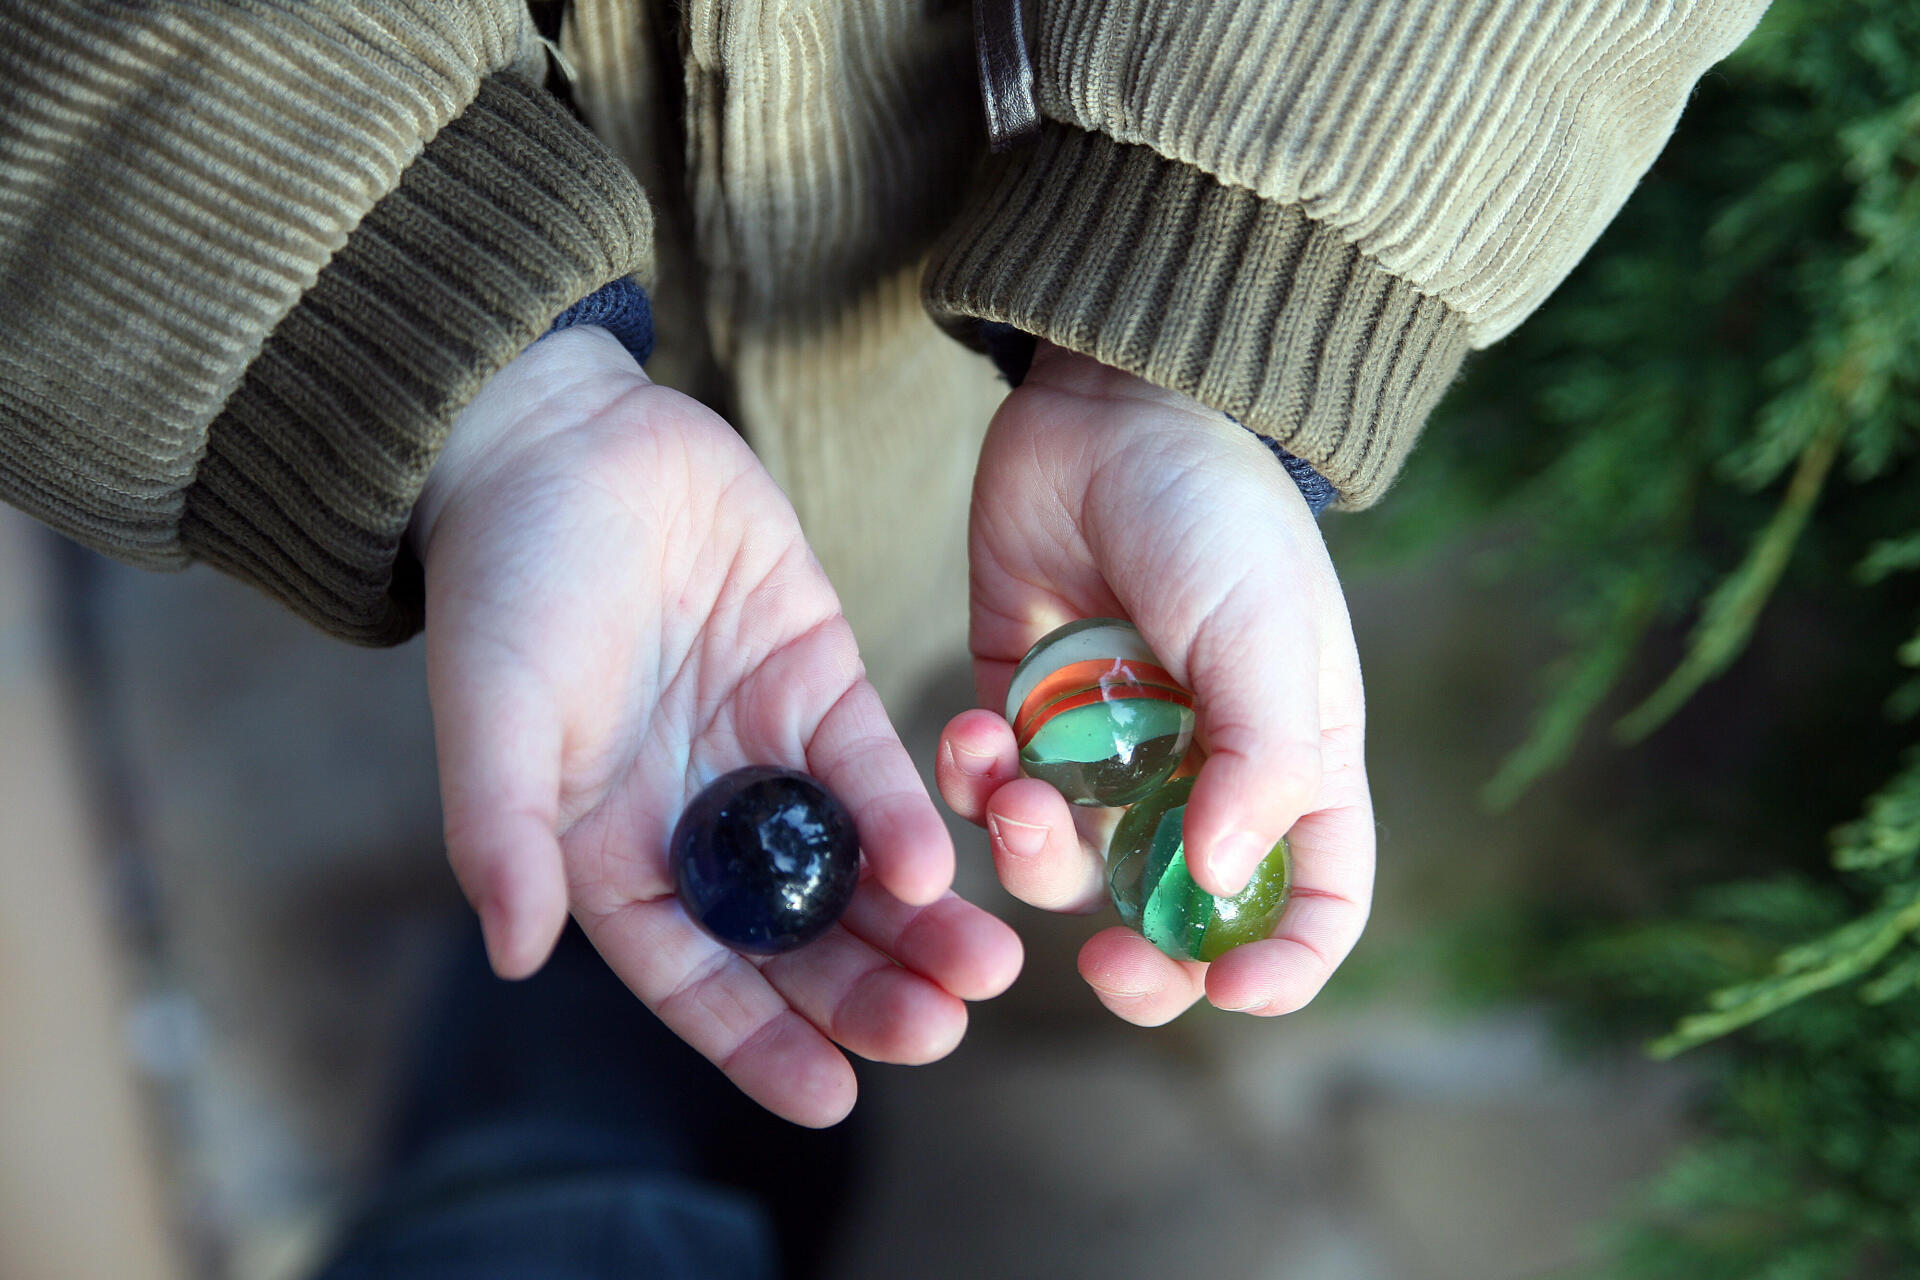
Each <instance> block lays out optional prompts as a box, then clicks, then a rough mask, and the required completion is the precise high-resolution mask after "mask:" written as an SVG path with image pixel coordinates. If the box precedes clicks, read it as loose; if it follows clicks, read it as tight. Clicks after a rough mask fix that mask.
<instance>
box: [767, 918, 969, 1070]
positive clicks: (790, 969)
mask: <svg viewBox="0 0 1920 1280" xmlns="http://www.w3.org/2000/svg"><path fill="white" fill-rule="evenodd" d="M760 972H761V974H762V975H764V976H765V978H766V979H767V981H768V982H770V983H772V984H773V988H774V990H776V991H778V992H779V993H780V994H781V995H782V996H783V997H785V998H786V1001H787V1003H788V1005H790V1006H791V1007H792V1008H793V1009H794V1011H795V1012H796V1013H798V1014H800V1016H801V1017H803V1018H805V1019H806V1020H807V1021H808V1022H811V1023H812V1024H813V1025H814V1026H816V1027H818V1028H819V1029H820V1030H821V1031H823V1032H825V1033H826V1034H827V1036H828V1037H829V1038H831V1039H832V1040H833V1041H835V1042H836V1043H837V1044H839V1045H840V1046H842V1047H843V1048H845V1049H846V1050H847V1051H848V1052H850V1053H857V1054H859V1055H860V1056H861V1057H863V1058H867V1059H869V1060H871V1061H874V1062H892V1063H898V1064H900V1065H903V1066H915V1065H919V1064H921V1063H927V1062H935V1061H938V1060H939V1059H941V1058H944V1057H946V1056H947V1055H948V1054H949V1053H952V1052H953V1050H954V1048H955V1046H957V1045H958V1044H959V1043H960V1038H961V1037H962V1036H963V1035H965V1034H966V1030H967V1006H966V1005H965V1004H963V1003H961V1002H960V1000H959V999H958V998H956V997H954V996H952V995H949V994H948V993H947V992H946V991H943V990H942V989H941V988H940V987H939V986H938V985H937V984H935V983H932V982H929V981H927V980H926V979H925V978H923V977H921V976H920V975H919V974H917V973H911V972H909V971H908V970H906V969H902V968H900V967H898V966H897V965H895V964H894V963H893V962H892V961H890V960H888V959H887V957H886V956H884V955H882V954H881V953H880V952H878V951H876V950H874V948H872V947H870V946H868V945H867V944H866V943H865V942H863V941H861V940H860V939H859V938H856V937H854V936H853V935H852V934H851V933H848V932H847V931H846V930H844V929H834V930H832V931H831V932H829V933H827V934H826V935H825V936H823V937H820V938H816V939H815V940H814V941H812V942H810V943H808V944H807V945H806V946H804V947H801V948H799V949H798V950H795V951H789V952H787V953H786V954H784V955H778V956H774V957H772V958H771V959H767V960H763V961H761V962H760Z"/></svg>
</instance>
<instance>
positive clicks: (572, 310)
mask: <svg viewBox="0 0 1920 1280" xmlns="http://www.w3.org/2000/svg"><path fill="white" fill-rule="evenodd" d="M583 324H591V325H598V326H599V327H601V328H602V329H605V330H606V331H607V332H608V333H610V334H612V335H613V336H614V338H615V339H616V340H617V341H618V342H619V343H620V345H621V346H623V347H625V348H626V349H627V354H628V355H630V356H632V357H633V358H634V360H635V362H637V363H639V364H645V363H646V362H647V358H648V357H649V356H651V355H652V354H653V304H652V303H651V302H650V301H649V300H648V298H647V291H646V290H645V289H642V288H641V287H640V285H639V284H638V282H636V281H634V280H633V279H631V278H630V277H627V276H621V277H620V278H619V279H618V280H610V281H608V282H607V283H606V284H603V285H601V286H600V287H599V288H598V289H596V290H594V291H593V292H592V293H590V294H588V295H587V296H586V297H584V298H582V299H580V301H578V302H576V303H574V304H573V305H572V306H570V307H568V308H567V309H566V310H565V311H562V312H561V313H560V314H559V315H558V316H556V317H554V321H553V324H552V325H551V326H550V327H549V328H548V330H547V332H549V333H558V332H560V330H562V329H572V328H574V327H575V326H578V325H583Z"/></svg>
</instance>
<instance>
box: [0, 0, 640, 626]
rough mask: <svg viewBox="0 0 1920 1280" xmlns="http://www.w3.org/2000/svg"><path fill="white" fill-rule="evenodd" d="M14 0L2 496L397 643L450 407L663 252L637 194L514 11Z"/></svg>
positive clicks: (383, 3)
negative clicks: (409, 529)
mask: <svg viewBox="0 0 1920 1280" xmlns="http://www.w3.org/2000/svg"><path fill="white" fill-rule="evenodd" d="M0 9H4V13H5V22H4V23H3V24H0V120H4V124H0V130H4V132H3V133H0V165H3V166H4V173H5V186H4V191H5V196H4V200H3V201H0V281H3V286H4V293H0V296H4V297H5V299H6V308H7V309H6V312H5V315H4V317H0V498H4V499H5V500H6V501H8V502H11V503H12V504H14V505H16V506H19V507H21V508H23V509H25V510H26V511H28V512H29V513H31V514H33V515H35V516H37V517H39V518H40V519H42V520H44V521H45V522H46V523H48V524H50V525H52V526H53V527H54V528H56V529H59V530H61V531H62V532H64V533H67V534H70V535H72V536H73V537H75V538H76V539H78V540H79V541H81V542H84V543H86V544H87V545H89V546H91V547H93V548H95V549H97V550H99V551H102V552H104V553H106V554H108V555H111V556H114V557H115V558H117V559H121V560H124V561H128V562H130V563H133V564H137V565H141V566H145V567H150V568H177V567H180V566H183V565H185V564H187V563H189V562H191V561H194V560H204V561H207V562H210V563H212V564H214V565H217V566H218V567H220V568H223V569H225V570H227V571H229V572H232V573H234V574H236V575H237V576H239V577H241V578H244V579H246V580H248V581H250V582H252V583H254V584H256V585H257V586H259V587H261V588H262V589H263V590H265V591H267V592H268V593H269V594H271V595H273V596H275V597H277V598H278V599H280V600H282V601H284V602H285V603H286V604H288V605H289V606H290V607H292V608H293V609H295V610H296V611H297V612H299V613H301V614H302V615H304V616H306V617H307V618H309V619H311V620H313V621H314V622H315V623H317V624H318V625H320V626H321V627H323V628H325V629H326V630H328V631H330V632H333V633H334V634H336V635H339V636H342V637H344V638H347V639H351V640H355V641H359V642H361V643H367V644H381V643H393V642H397V641H399V640H402V639H404V638H406V637H407V636H408V635H410V634H412V633H413V632H414V631H415V630H417V629H418V627H419V625H420V622H421V584H420V575H419V569H418V566H417V565H414V564H413V563H411V561H410V560H409V559H408V557H407V555H406V553H405V552H404V549H403V545H402V544H403V535H404V533H405V530H406V526H407V522H408V519H409V516H410V514H411V511H412V507H413V504H414V502H415V501H416V499H417V498H418V496H419V492H420V489H421V487H422V485H423V484H424V482H425V478H426V474H427V471H428V469H429V467H430V466H431V464H432V462H433V459H434V458H435V456H436V455H437V453H438V451H439V449H440V446H441V444H442V443H443V442H444V439H445V435H446V432H447V429H448V427H449V426H450V425H451V422H452V419H453V417H454V416H455V415H456V414H457V413H458V412H459V410H460V409H461V408H462V407H463V406H464V405H465V404H466V402H467V401H468V400H469V399H470V398H471V397H472V395H473V394H474V393H475V392H476V391H477V390H478V389H479V387H480V386H481V385H482V384H483V383H484V382H485V380H486V379H487V377H488V376H490V375H491V374H492V373H494V372H495V371H497V370H498V369H499V368H500V367H502V366H503V365H505V364H506V363H507V362H508V361H509V360H511V359H512V358H513V357H514V356H515V355H516V354H517V353H518V352H519V351H520V350H522V349H523V348H524V347H525V346H526V345H527V344H528V343H529V342H531V341H533V340H534V339H535V338H537V337H538V336H539V335H540V334H541V333H542V332H544V331H545V330H546V329H547V327H548V326H549V325H551V324H552V323H553V321H554V317H555V316H556V315H558V314H559V313H560V312H561V311H563V310H564V309H565V308H566V307H568V306H569V305H570V304H572V303H574V302H576V301H578V300H579V299H581V298H583V297H585V296H586V295H588V294H591V293H593V292H594V291H595V290H596V289H597V288H599V287H600V286H602V285H604V284H606V283H607V282H609V281H611V280H616V279H620V278H622V277H636V278H638V279H640V280H641V281H642V282H644V281H645V279H646V277H647V276H648V275H649V273H650V270H651V253H652V225H651V220H650V215H649V212H648V208H647V204H646V201H645V198H644V197H643V196H642V194H641V192H640V190H639V188H638V186H637V185H636V183H635V182H634V180H633V178H632V176H631V174H630V173H629V172H628V171H627V170H626V168H625V167H624V166H623V165H621V164H620V163H619V162H618V161H617V160H615V159H614V158H613V157H612V156H611V155H609V154H608V153H607V152H606V151H605V150H604V149H603V148H602V147H601V146H600V145H599V144H598V143H597V142H596V141H595V140H594V139H593V138H592V136H591V135H590V134H588V133H587V131H586V130H585V129H584V128H582V127H581V126H580V125H579V124H578V123H576V122H575V121H574V120H573V119H572V117H571V116H570V115H569V114H568V113H567V112H566V110H565V109H564V108H563V107H562V106H561V105H560V104H559V103H558V102H557V101H556V100H555V99H553V98H552V97H551V96H550V95H549V94H547V93H546V91H545V90H543V89H541V88H540V87H538V84H537V83H536V81H537V78H538V77H539V75H540V74H541V71H542V66H543V64H542V62H541V60H540V59H541V58H542V57H543V54H542V52H541V49H540V46H539V44H538V42H537V39H536V37H535V35H534V33H533V31H532V29H531V27H530V26H529V25H528V21H527V17H526V13H525V8H524V5H522V4H520V3H518V2H517V0H463V2H461V3H452V2H450V0H363V2H357V3H355V2H349V0H325V2H318V0H316V2H308V3H302V2H298V0H277V2H276V0H237V2H235V3H229V4H221V5H207V4H197V3H185V2H178V3H164V2H163V3H151V4H145V5H140V6H129V5H125V4H115V3H107V2H105V0H59V2H55V3H41V2H37V3H33V4H27V3H24V2H22V3H8V4H5V5H4V6H0Z"/></svg>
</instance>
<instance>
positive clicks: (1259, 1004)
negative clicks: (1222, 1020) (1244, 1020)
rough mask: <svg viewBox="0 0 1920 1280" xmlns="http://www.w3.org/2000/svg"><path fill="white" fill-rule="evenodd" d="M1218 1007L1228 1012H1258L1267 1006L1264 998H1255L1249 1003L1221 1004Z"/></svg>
mask: <svg viewBox="0 0 1920 1280" xmlns="http://www.w3.org/2000/svg"><path fill="white" fill-rule="evenodd" d="M1218 1007H1219V1008H1222V1009H1225V1010H1227V1011H1228V1012H1229V1013H1259V1012H1260V1011H1261V1010H1262V1009H1264V1008H1266V1007H1267V1002H1266V1001H1265V1000H1255V1001H1254V1002H1253V1003H1251V1004H1223V1005H1220V1006H1218Z"/></svg>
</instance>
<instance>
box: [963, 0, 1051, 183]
mask: <svg viewBox="0 0 1920 1280" xmlns="http://www.w3.org/2000/svg"><path fill="white" fill-rule="evenodd" d="M973 48H974V56H975V57H976V58H977V59H978V61H979V63H980V96H981V99H982V100H983V101H984V103H985V104H986V109H987V145H988V146H989V147H991V148H993V149H994V150H995V151H1007V150H1010V149H1012V148H1013V147H1016V146H1018V145H1019V144H1020V143H1022V142H1025V141H1026V140H1027V139H1029V138H1031V137H1033V136H1034V135H1035V134H1037V133H1039V132H1040V109H1039V107H1037V106H1035V105H1034V101H1033V63H1032V62H1031V61H1030V60H1029V59H1028V57H1027V32H1026V27H1025V26H1024V24H1023V23H1022V20H1021V15H1020V0H973Z"/></svg>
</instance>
